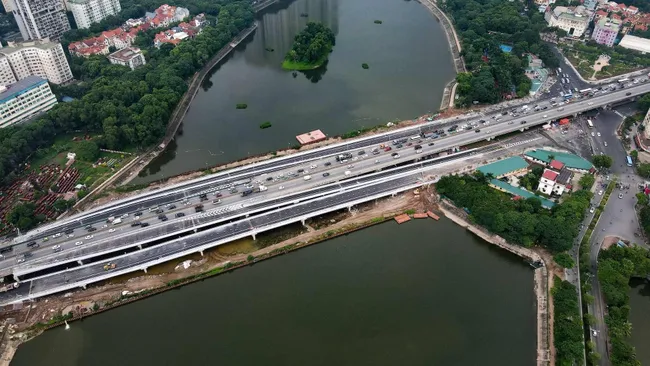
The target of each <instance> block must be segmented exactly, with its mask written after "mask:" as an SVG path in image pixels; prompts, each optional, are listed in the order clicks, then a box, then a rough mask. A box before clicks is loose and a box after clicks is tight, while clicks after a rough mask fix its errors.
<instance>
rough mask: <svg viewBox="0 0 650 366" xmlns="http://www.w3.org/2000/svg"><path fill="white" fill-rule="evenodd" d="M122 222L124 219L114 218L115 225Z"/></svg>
mask: <svg viewBox="0 0 650 366" xmlns="http://www.w3.org/2000/svg"><path fill="white" fill-rule="evenodd" d="M121 223H122V219H121V218H119V217H118V218H117V219H115V220H113V225H117V224H121Z"/></svg>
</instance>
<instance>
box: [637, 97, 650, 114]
mask: <svg viewBox="0 0 650 366" xmlns="http://www.w3.org/2000/svg"><path fill="white" fill-rule="evenodd" d="M637 103H638V105H639V110H640V111H641V113H642V114H646V113H648V109H650V94H646V95H644V96H642V97H641V99H639V101H638V102H637Z"/></svg>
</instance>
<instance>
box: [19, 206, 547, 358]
mask: <svg viewBox="0 0 650 366" xmlns="http://www.w3.org/2000/svg"><path fill="white" fill-rule="evenodd" d="M532 277H533V271H532V269H531V267H530V266H528V265H527V264H526V263H524V262H522V260H521V259H520V258H518V257H515V256H514V255H511V254H510V253H507V252H505V251H503V250H501V249H498V248H496V247H495V246H492V245H489V244H487V243H485V242H483V241H480V240H478V239H477V238H476V237H474V236H473V235H471V234H470V233H469V232H467V231H465V230H464V229H463V228H461V227H459V226H457V225H455V224H453V223H452V222H451V221H449V220H448V219H446V218H442V219H441V220H440V221H438V222H434V221H433V220H414V221H412V222H409V223H406V224H403V225H401V226H399V228H397V224H395V223H393V222H389V223H385V224H381V225H378V226H374V227H372V228H369V229H365V230H362V231H358V232H355V233H353V234H349V235H347V236H344V237H340V238H337V239H333V240H330V241H327V242H324V243H321V244H318V245H315V246H311V247H308V248H305V249H302V250H299V251H296V252H292V253H290V254H287V255H284V256H282V257H278V258H275V259H273V260H270V261H264V262H261V263H257V264H255V265H253V266H250V267H248V268H244V269H240V270H237V271H235V272H232V273H230V274H226V275H222V276H218V277H215V278H211V279H209V280H206V281H203V282H201V283H197V284H193V285H191V286H186V287H183V288H181V289H180V290H177V291H170V292H166V293H164V294H161V295H158V296H154V297H152V298H148V299H145V300H142V301H139V302H136V303H133V304H130V305H128V306H124V307H119V308H117V309H114V310H111V311H108V312H106V313H103V314H100V315H97V316H93V317H90V318H88V319H86V320H84V321H81V322H74V323H72V324H71V329H70V330H67V331H66V330H64V327H59V328H56V329H54V330H51V331H48V332H45V334H43V335H41V336H39V337H37V338H36V339H34V340H32V341H29V342H27V343H25V344H24V345H22V346H21V347H20V348H19V350H18V353H17V354H16V357H15V358H14V361H13V362H12V364H11V365H12V366H27V365H29V366H33V365H45V364H47V365H53V366H58V365H61V366H63V365H65V366H72V365H93V366H103V365H114V364H115V363H116V362H118V363H119V364H120V365H155V364H161V365H162V364H164V365H212V364H217V363H220V364H236V365H310V366H311V365H333V364H337V365H455V366H465V365H466V366H474V365H479V364H485V365H503V366H509V365H513V366H520V365H531V364H533V363H534V360H535V357H536V355H535V299H534V294H533V290H532V286H531V284H532V282H533V281H532Z"/></svg>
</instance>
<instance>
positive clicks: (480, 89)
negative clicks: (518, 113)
mask: <svg viewBox="0 0 650 366" xmlns="http://www.w3.org/2000/svg"><path fill="white" fill-rule="evenodd" d="M441 4H442V6H443V8H444V10H445V11H447V12H448V13H449V14H451V15H452V17H453V19H454V23H455V24H454V25H455V28H456V30H457V33H458V35H459V37H460V40H461V43H462V56H463V58H464V60H465V64H466V67H467V70H468V71H469V72H468V73H467V74H459V75H458V77H457V81H458V83H459V86H458V88H459V89H458V91H459V93H460V96H461V101H460V102H461V104H467V105H469V104H471V103H472V102H474V101H477V102H480V103H496V102H499V101H500V100H502V99H503V98H504V96H505V95H509V94H511V93H514V94H516V96H518V97H523V96H526V95H528V92H529V91H530V87H531V85H532V83H531V81H530V79H529V78H528V77H527V76H526V75H525V74H524V69H525V68H526V66H527V60H526V58H525V56H524V54H525V53H533V54H535V55H537V56H539V57H540V58H541V59H542V61H543V62H544V64H545V65H546V66H548V67H551V68H554V67H558V66H559V61H558V59H557V57H556V56H555V54H554V53H553V51H552V50H551V48H550V46H549V45H547V44H546V43H544V42H542V41H541V39H540V37H539V32H540V31H542V30H544V29H545V28H546V27H547V24H546V22H545V21H544V17H543V15H542V14H540V13H539V12H538V11H537V9H536V8H534V7H533V8H534V9H533V10H529V11H528V13H526V12H525V11H524V6H525V5H526V3H524V2H518V1H515V2H507V1H500V0H446V1H444V2H442V3H441ZM501 44H507V45H510V46H512V47H513V49H512V52H510V53H504V52H502V51H501V49H500V48H499V46H500V45H501Z"/></svg>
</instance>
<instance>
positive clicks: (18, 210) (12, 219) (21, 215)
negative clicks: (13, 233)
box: [6, 202, 44, 230]
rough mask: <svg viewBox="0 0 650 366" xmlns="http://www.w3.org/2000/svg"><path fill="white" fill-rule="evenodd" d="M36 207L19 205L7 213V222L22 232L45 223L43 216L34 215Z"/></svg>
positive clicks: (29, 203) (31, 204)
mask: <svg viewBox="0 0 650 366" xmlns="http://www.w3.org/2000/svg"><path fill="white" fill-rule="evenodd" d="M35 209H36V206H35V205H34V204H33V203H31V202H28V203H19V204H17V205H16V206H14V208H13V209H12V210H11V211H9V212H8V213H7V216H6V220H7V222H9V223H11V224H13V225H14V226H15V227H17V228H18V229H20V230H28V229H31V228H33V227H34V226H36V225H37V224H38V223H39V222H41V221H43V219H44V218H43V217H42V215H34V210H35Z"/></svg>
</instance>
